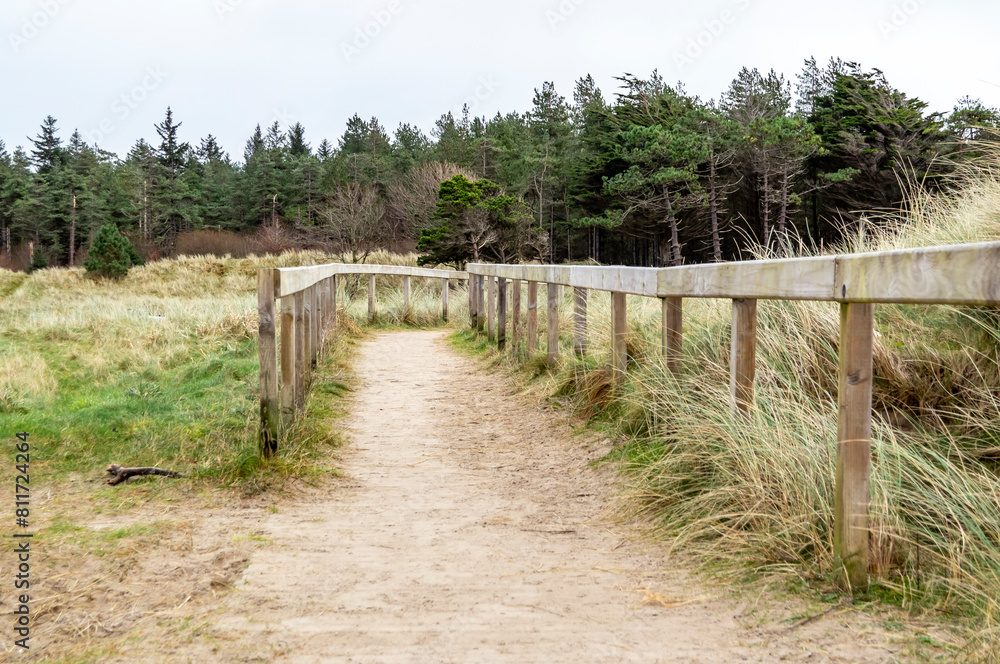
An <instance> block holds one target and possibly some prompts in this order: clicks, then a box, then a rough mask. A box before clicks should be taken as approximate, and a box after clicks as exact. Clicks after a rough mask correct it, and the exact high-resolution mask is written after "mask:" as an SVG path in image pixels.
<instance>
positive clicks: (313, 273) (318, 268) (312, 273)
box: [275, 263, 469, 297]
mask: <svg viewBox="0 0 1000 664" xmlns="http://www.w3.org/2000/svg"><path fill="white" fill-rule="evenodd" d="M345 274H385V275H395V276H410V277H425V278H428V279H443V278H445V277H447V278H448V279H459V280H464V279H468V278H469V273H468V272H457V271H453V270H432V269H429V268H423V267H407V266H405V265H368V264H355V263H329V264H327V265H312V266H308V267H283V268H280V269H278V285H277V286H276V289H275V293H276V294H277V295H280V296H281V297H284V296H285V295H292V294H293V293H296V292H298V291H300V290H305V289H307V288H309V287H310V286H312V285H314V284H316V283H318V282H320V281H322V280H323V279H327V278H329V277H332V276H334V275H345Z"/></svg>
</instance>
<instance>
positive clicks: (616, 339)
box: [611, 293, 628, 383]
mask: <svg viewBox="0 0 1000 664" xmlns="http://www.w3.org/2000/svg"><path fill="white" fill-rule="evenodd" d="M611 319H612V320H611V329H612V332H611V372H612V373H613V374H614V379H615V382H616V383H621V382H622V381H623V380H625V374H626V372H627V371H628V344H627V335H628V327H627V325H628V302H627V299H626V294H625V293H611Z"/></svg>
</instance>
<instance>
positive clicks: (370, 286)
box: [368, 274, 375, 323]
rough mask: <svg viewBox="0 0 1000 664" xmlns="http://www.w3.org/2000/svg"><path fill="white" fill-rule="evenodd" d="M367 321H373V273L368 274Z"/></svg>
mask: <svg viewBox="0 0 1000 664" xmlns="http://www.w3.org/2000/svg"><path fill="white" fill-rule="evenodd" d="M368 322H369V323H373V322H375V275H374V274H369V275H368Z"/></svg>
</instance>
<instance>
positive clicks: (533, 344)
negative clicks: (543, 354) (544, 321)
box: [527, 281, 538, 355]
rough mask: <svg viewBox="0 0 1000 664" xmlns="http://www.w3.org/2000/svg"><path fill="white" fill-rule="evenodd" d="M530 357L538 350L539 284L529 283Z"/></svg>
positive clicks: (528, 342) (535, 282)
mask: <svg viewBox="0 0 1000 664" xmlns="http://www.w3.org/2000/svg"><path fill="white" fill-rule="evenodd" d="M527 337H528V339H527V352H528V355H531V354H533V353H535V352H536V351H537V350H538V282H537V281H529V282H528V334H527Z"/></svg>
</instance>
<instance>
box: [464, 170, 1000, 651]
mask: <svg viewBox="0 0 1000 664" xmlns="http://www.w3.org/2000/svg"><path fill="white" fill-rule="evenodd" d="M991 159H992V160H991V161H987V162H985V163H984V164H981V165H979V166H978V167H975V168H966V169H964V170H963V171H962V172H961V173H960V174H959V175H958V176H957V177H956V180H955V181H954V182H953V183H952V184H953V186H954V189H953V190H952V191H951V192H950V193H948V194H946V195H941V196H937V197H927V196H914V197H913V200H912V202H911V204H910V210H909V211H908V212H907V213H905V214H901V215H899V216H897V217H896V218H893V219H886V218H882V219H879V220H868V221H867V222H865V223H863V224H862V226H861V231H860V232H859V233H858V234H857V235H856V236H855V237H853V238H852V239H851V240H850V241H849V242H846V243H845V245H844V246H842V247H837V248H828V249H829V250H830V251H831V252H836V253H844V252H856V251H879V250H890V249H900V248H911V247H927V246H936V245H944V244H955V243H967V242H983V241H997V240H1000V158H998V157H997V155H996V154H994V155H993V157H992V158H991ZM998 269H1000V268H998ZM539 291H540V292H539V301H540V302H544V301H545V292H544V287H543V288H540V289H539ZM563 291H564V292H563V294H562V299H561V301H560V330H561V331H562V334H561V335H560V352H561V355H560V363H559V366H558V367H557V368H556V369H554V370H552V371H547V370H545V368H544V364H543V361H542V360H543V359H544V356H543V353H544V345H545V307H544V306H541V307H539V314H540V315H539V319H540V324H539V329H540V336H541V339H540V352H539V353H538V354H536V355H535V356H534V357H531V358H526V359H525V358H523V357H518V358H516V359H515V357H514V356H513V355H512V354H507V355H506V356H505V357H502V358H501V357H500V356H498V355H494V358H495V359H494V362H495V363H496V364H500V365H504V366H507V367H509V368H511V369H513V370H515V371H516V372H517V375H518V376H520V378H521V380H522V381H523V383H524V384H525V386H526V387H527V389H530V390H534V391H536V392H538V393H539V394H544V395H548V396H549V397H550V399H551V400H552V402H553V403H554V404H559V403H564V400H562V399H561V398H562V397H565V396H567V395H572V396H573V401H574V404H575V407H576V408H577V410H578V412H580V413H582V414H585V415H587V416H588V417H593V418H595V423H596V424H597V425H598V426H602V427H606V428H609V429H610V430H611V431H612V432H613V433H615V434H617V435H618V436H619V437H621V439H622V441H623V442H622V443H621V444H620V445H619V447H618V448H617V449H616V450H615V451H614V452H613V453H612V456H611V458H612V460H615V461H616V462H617V463H618V464H619V466H620V468H621V470H622V473H623V480H624V484H625V490H624V491H623V500H622V504H623V506H624V509H625V511H626V514H628V515H630V516H632V517H634V518H638V519H641V520H643V521H644V522H645V523H646V524H648V527H649V528H650V529H651V531H652V532H653V533H655V534H657V535H659V536H661V537H663V538H666V539H667V540H668V541H670V542H672V543H673V546H674V547H677V548H678V549H682V550H684V551H688V552H693V553H697V554H701V555H702V558H703V559H704V560H705V561H708V562H710V564H711V566H712V568H713V569H714V570H716V571H717V572H721V573H723V574H725V575H726V576H727V577H729V578H734V579H735V578H741V577H752V578H758V577H761V576H763V577H764V578H768V579H775V578H777V579H781V578H792V579H796V580H797V583H799V582H801V581H805V582H807V583H808V584H809V586H810V587H814V588H817V589H819V590H820V591H821V592H826V591H828V590H829V589H831V588H832V583H831V579H832V577H833V570H832V565H833V554H832V536H831V529H832V520H833V483H834V458H835V448H836V446H835V443H836V433H837V403H836V399H837V385H838V379H837V356H838V346H839V305H837V304H835V303H819V302H764V301H762V302H760V303H759V310H758V316H759V320H758V346H757V380H756V391H755V401H754V406H753V409H752V411H751V413H750V414H749V416H747V417H743V416H734V415H732V414H731V413H730V411H729V393H728V381H729V369H728V367H729V348H730V335H731V331H730V319H731V304H730V303H729V302H728V301H719V300H695V299H687V300H685V302H684V307H685V308H684V359H683V362H682V366H683V370H682V372H681V374H680V376H678V377H675V376H672V375H671V374H669V373H668V372H667V371H666V369H665V366H664V363H663V362H662V360H661V359H660V357H659V354H660V303H659V301H658V300H654V299H650V298H639V297H632V296H629V297H628V317H629V319H628V349H629V355H630V363H629V374H628V377H627V379H626V381H625V383H624V384H623V385H621V386H620V387H618V388H613V389H612V388H611V379H610V372H609V371H608V369H607V367H608V366H609V364H610V344H609V341H610V338H611V323H610V321H611V307H610V296H609V295H608V294H607V293H601V292H592V293H591V294H590V300H589V311H588V321H589V329H588V336H589V351H588V355H587V357H586V358H577V357H574V355H573V346H572V332H571V331H572V329H573V327H572V326H573V319H572V307H573V304H572V290H571V289H563ZM525 298H526V290H525V292H524V293H523V294H522V300H525ZM876 329H877V334H876V339H875V348H874V369H875V380H874V397H873V407H874V412H875V416H874V426H873V461H872V478H871V531H872V540H871V544H872V556H871V565H870V569H869V572H870V577H871V580H872V584H873V585H872V596H873V597H881V598H884V599H887V600H888V601H891V602H893V603H897V604H900V605H902V606H904V607H905V608H908V609H911V610H913V611H915V612H921V611H926V612H931V613H934V614H938V613H939V612H940V613H941V614H944V615H947V616H951V617H952V618H955V619H956V621H957V622H956V624H957V625H966V626H968V632H967V636H968V637H969V639H968V643H967V645H966V647H965V648H964V649H963V650H962V652H961V653H958V654H957V655H956V657H961V658H963V659H966V660H968V661H991V662H997V661H1000V362H998V359H1000V316H998V315H997V310H996V309H983V308H970V307H949V306H911V305H877V306H876ZM465 338H466V339H469V338H470V335H466V336H465Z"/></svg>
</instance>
